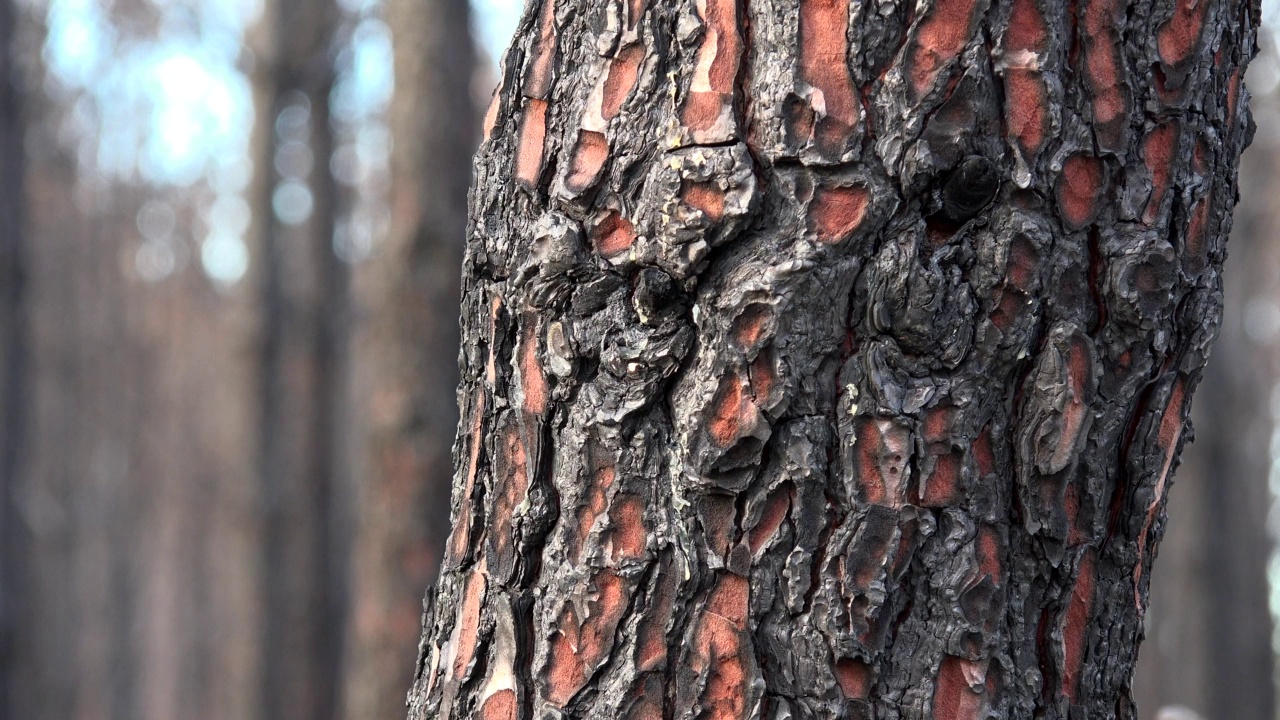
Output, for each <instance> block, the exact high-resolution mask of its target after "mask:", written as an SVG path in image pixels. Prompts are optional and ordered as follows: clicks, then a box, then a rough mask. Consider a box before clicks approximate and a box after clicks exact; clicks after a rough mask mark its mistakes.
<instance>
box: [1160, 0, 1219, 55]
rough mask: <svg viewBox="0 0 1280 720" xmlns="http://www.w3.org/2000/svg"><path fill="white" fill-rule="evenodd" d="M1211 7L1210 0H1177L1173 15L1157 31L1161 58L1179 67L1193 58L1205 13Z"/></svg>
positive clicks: (1202, 27)
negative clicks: (1192, 54)
mask: <svg viewBox="0 0 1280 720" xmlns="http://www.w3.org/2000/svg"><path fill="white" fill-rule="evenodd" d="M1208 9H1209V2H1208V0H1177V4H1176V5H1175V6H1174V11H1173V17H1171V18H1169V19H1168V20H1167V21H1166V22H1165V23H1164V24H1163V25H1161V26H1160V29H1159V30H1158V31H1156V48H1157V49H1158V50H1159V51H1160V60H1161V62H1163V63H1164V64H1166V65H1168V66H1170V67H1177V66H1180V65H1182V64H1183V63H1184V62H1186V61H1187V60H1189V59H1190V58H1191V53H1192V51H1194V50H1195V49H1196V45H1198V44H1199V42H1200V31H1201V30H1203V29H1204V15H1205V12H1206V11H1207V10H1208Z"/></svg>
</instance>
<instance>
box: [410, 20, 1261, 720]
mask: <svg viewBox="0 0 1280 720" xmlns="http://www.w3.org/2000/svg"><path fill="white" fill-rule="evenodd" d="M1257 22H1258V17H1257V12H1256V8H1250V7H1249V6H1248V4H1245V3H1228V2H1205V1H1202V2H1183V1H1178V2H1158V3H1154V2H1141V1H1135V2H1127V3H1126V2H1118V1H1117V0H1081V1H1080V2H1077V3H1057V2H1037V0H1004V1H998V2H990V1H988V0H948V1H947V2H919V3H908V2H878V3H870V2H868V3H847V2H842V1H840V0H836V1H834V2H833V1H831V0H749V1H743V0H698V2H676V1H675V0H629V1H628V2H621V3H619V2H608V3H598V4H597V3H586V2H580V1H576V0H543V2H541V3H535V4H533V5H532V6H531V8H530V10H529V12H528V13H527V15H526V17H525V19H524V22H523V24H522V25H521V29H520V32H519V34H518V36H517V38H516V40H515V42H514V44H513V46H512V48H511V50H510V51H509V52H508V55H507V58H506V62H505V66H504V73H503V79H502V85H501V87H500V89H499V91H498V93H497V95H496V97H495V101H494V104H493V107H492V109H491V111H490V113H489V121H488V123H487V125H488V132H487V139H486V141H485V142H484V144H483V146H482V148H481V150H480V153H479V156H478V158H477V160H476V165H475V168H476V187H475V189H474V191H473V194H472V200H471V219H472V225H471V228H470V234H469V235H470V237H469V243H468V249H467V258H466V264H465V270H464V281H463V284H464V294H463V298H464V299H463V348H464V350H463V356H462V377H463V379H462V392H461V397H462V400H463V408H462V411H463V420H462V423H461V433H460V437H459V441H458V444H457V446H456V448H455V453H456V460H457V465H458V470H457V475H456V477H455V492H454V498H453V512H454V527H453V534H452V536H451V538H450V541H449V543H448V546H447V548H446V557H445V560H444V565H443V572H442V576H441V580H440V587H439V589H438V590H437V591H436V593H435V594H434V595H432V596H430V597H429V604H428V612H427V615H426V623H425V624H426V627H425V632H424V639H423V642H422V647H421V650H420V658H419V666H418V669H417V678H416V681H415V686H414V690H413V692H412V694H411V696H410V709H411V713H410V714H411V717H413V718H461V717H475V718H485V719H486V720H495V719H498V718H503V719H506V718H555V717H571V718H587V717H601V718H603V717H608V718H620V719H624V720H629V719H639V718H646V719H647V718H673V719H674V718H689V719H692V718H699V719H707V720H730V719H735V718H755V717H766V718H787V717H791V718H865V717H875V718H881V719H885V718H889V719H893V718H939V719H941V718H945V719H947V720H960V719H969V718H980V717H1001V718H1026V717H1043V718H1066V717H1072V718H1085V717H1087V718H1108V717H1120V718H1131V717H1134V716H1135V710H1134V708H1133V704H1132V702H1131V700H1130V692H1129V685H1130V678H1131V676H1132V670H1133V663H1134V659H1135V655H1136V653H1137V648H1138V641H1139V639H1140V637H1141V632H1142V616H1143V611H1144V608H1145V605H1146V597H1147V584H1148V577H1149V569H1150V566H1151V561H1152V558H1153V556H1154V554H1155V549H1156V545H1157V542H1158V540H1159V538H1160V535H1161V532H1162V529H1163V524H1164V503H1165V498H1166V497H1167V491H1168V489H1169V484H1170V479H1171V477H1170V474H1171V472H1172V470H1173V467H1174V465H1175V463H1176V461H1177V457H1178V452H1179V449H1180V447H1181V444H1182V443H1183V442H1184V441H1185V439H1186V437H1187V435H1188V434H1189V431H1188V429H1187V427H1186V417H1187V412H1188V409H1189V399H1190V397H1191V393H1192V391H1193V390H1194V388H1195V386H1196V383H1197V381H1198V380H1199V378H1200V375H1201V371H1202V368H1203V366H1204V363H1205V359H1206V356H1207V354H1208V349H1209V346H1210V344H1211V342H1212V340H1213V338H1214V336H1215V335H1216V333H1217V327H1218V322H1219V318H1220V313H1221V275H1220V270H1221V266H1222V260H1223V256H1224V251H1225V249H1224V240H1225V238H1226V232H1227V229H1228V226H1229V224H1230V212H1231V209H1232V206H1233V203H1234V201H1235V197H1236V185H1235V177H1236V163H1237V161H1238V158H1239V155H1240V151H1241V148H1242V147H1243V146H1244V145H1245V144H1246V143H1247V141H1248V138H1249V134H1250V127H1251V126H1250V123H1249V120H1248V112H1247V96H1246V93H1245V91H1244V90H1243V88H1242V87H1241V82H1240V76H1241V72H1242V71H1243V68H1244V65H1245V63H1246V61H1247V59H1248V58H1249V57H1250V56H1251V55H1252V53H1253V50H1254V32H1255V27H1256V25H1257ZM993 196H994V199H992V198H993Z"/></svg>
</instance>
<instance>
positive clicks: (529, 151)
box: [516, 100, 547, 189]
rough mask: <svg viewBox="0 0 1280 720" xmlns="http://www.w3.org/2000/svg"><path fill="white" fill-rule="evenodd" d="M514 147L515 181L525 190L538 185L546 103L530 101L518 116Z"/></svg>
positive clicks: (545, 124)
mask: <svg viewBox="0 0 1280 720" xmlns="http://www.w3.org/2000/svg"><path fill="white" fill-rule="evenodd" d="M519 133H520V134H519V140H518V141H517V142H518V145H517V147H516V180H517V181H519V182H520V183H521V184H522V185H524V186H525V187H526V188H530V189H532V188H535V187H537V185H538V176H540V175H541V174H542V153H543V143H544V142H545V141H546V136H547V101H546V100H530V101H529V102H528V103H526V104H525V106H524V113H523V114H522V115H521V116H520V131H519Z"/></svg>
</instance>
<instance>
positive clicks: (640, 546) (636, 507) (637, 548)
mask: <svg viewBox="0 0 1280 720" xmlns="http://www.w3.org/2000/svg"><path fill="white" fill-rule="evenodd" d="M609 522H610V523H612V525H613V532H612V534H611V535H610V539H611V540H612V542H613V561H614V562H618V561H621V560H638V559H640V557H641V556H643V555H644V549H645V546H646V544H647V541H648V537H649V533H648V530H647V529H646V528H645V525H644V500H643V499H642V498H641V497H640V496H639V495H633V494H631V493H626V494H620V495H618V497H616V498H614V501H613V505H612V506H611V507H610V508H609Z"/></svg>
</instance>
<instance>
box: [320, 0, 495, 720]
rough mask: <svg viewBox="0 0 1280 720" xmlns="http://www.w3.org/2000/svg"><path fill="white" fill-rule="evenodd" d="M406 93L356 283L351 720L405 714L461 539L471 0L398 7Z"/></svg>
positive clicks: (473, 123)
mask: <svg viewBox="0 0 1280 720" xmlns="http://www.w3.org/2000/svg"><path fill="white" fill-rule="evenodd" d="M386 12H387V22H388V24H389V25H390V27H391V32H392V37H393V41H394V46H395V95H394V96H393V97H392V101H391V108H390V114H389V115H390V117H389V118H388V119H389V124H390V128H391V136H392V138H393V144H394V148H395V152H394V154H393V155H392V157H391V228H390V232H389V233H388V236H387V237H386V238H385V240H384V241H383V242H382V243H380V244H379V245H378V246H377V247H376V248H375V249H374V255H373V257H372V258H371V259H370V262H368V263H366V264H365V265H366V267H365V268H364V269H363V270H361V271H360V272H359V273H358V275H357V279H356V281H357V285H358V287H357V293H356V295H357V297H359V298H360V299H361V300H362V301H363V306H364V308H365V310H366V315H365V318H364V320H365V326H364V328H363V332H362V333H361V337H360V339H359V340H358V341H357V342H356V343H355V345H354V348H353V352H355V353H356V354H357V357H356V358H355V362H354V363H353V365H354V367H356V368H357V369H359V370H360V372H361V377H360V378H358V380H357V382H358V383H359V386H358V392H357V396H358V397H360V398H361V399H362V401H363V410H364V422H365V428H364V436H363V443H364V447H363V457H362V460H363V462H364V472H363V473H362V475H361V479H362V482H361V483H360V505H359V508H360V509H359V520H358V526H357V531H356V537H355V546H354V562H353V567H352V569H353V586H352V612H351V624H350V627H349V632H350V638H351V640H350V643H349V650H348V656H347V657H348V662H347V665H346V669H345V673H346V677H345V686H344V687H345V694H344V704H345V717H347V718H349V719H350V720H390V719H391V718H401V717H403V715H404V696H403V693H404V690H405V688H406V687H408V684H409V681H410V674H409V673H410V670H411V668H412V666H413V658H414V656H415V653H416V652H417V647H418V643H417V634H416V632H415V629H416V628H417V627H418V623H419V621H420V620H421V613H422V591H423V589H424V588H426V587H427V586H429V585H430V584H431V583H432V582H434V581H435V579H436V573H437V569H438V567H439V563H440V556H441V555H442V554H443V553H444V540H445V537H446V536H447V535H448V533H449V487H450V481H451V480H452V478H453V473H452V469H453V468H452V465H451V463H450V460H449V448H450V439H451V437H452V433H453V430H454V428H455V427H457V424H458V413H457V406H456V405H455V404H454V403H453V401H452V398H453V393H454V391H455V389H456V388H457V387H458V291H459V272H458V267H459V265H460V264H461V262H462V247H463V238H464V237H465V232H466V224H467V211H466V207H467V184H468V181H469V178H470V173H469V172H468V171H469V169H470V167H471V155H472V152H473V151H474V150H475V143H476V141H477V140H479V129H480V128H479V113H478V112H477V110H476V109H475V108H474V107H473V103H472V102H471V79H472V75H473V72H474V69H475V48H474V47H473V45H472V42H471V35H470V29H469V27H468V20H469V13H468V3H467V0H430V1H428V2H423V0H390V1H389V2H388V3H387V5H386Z"/></svg>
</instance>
